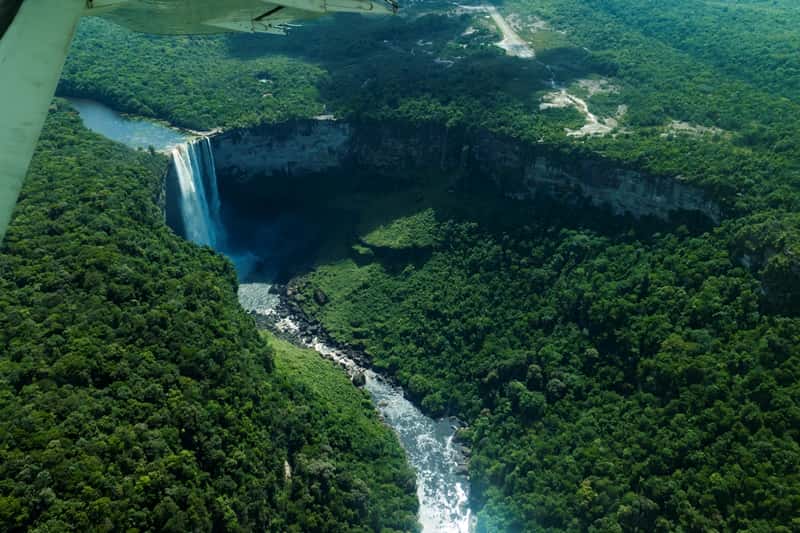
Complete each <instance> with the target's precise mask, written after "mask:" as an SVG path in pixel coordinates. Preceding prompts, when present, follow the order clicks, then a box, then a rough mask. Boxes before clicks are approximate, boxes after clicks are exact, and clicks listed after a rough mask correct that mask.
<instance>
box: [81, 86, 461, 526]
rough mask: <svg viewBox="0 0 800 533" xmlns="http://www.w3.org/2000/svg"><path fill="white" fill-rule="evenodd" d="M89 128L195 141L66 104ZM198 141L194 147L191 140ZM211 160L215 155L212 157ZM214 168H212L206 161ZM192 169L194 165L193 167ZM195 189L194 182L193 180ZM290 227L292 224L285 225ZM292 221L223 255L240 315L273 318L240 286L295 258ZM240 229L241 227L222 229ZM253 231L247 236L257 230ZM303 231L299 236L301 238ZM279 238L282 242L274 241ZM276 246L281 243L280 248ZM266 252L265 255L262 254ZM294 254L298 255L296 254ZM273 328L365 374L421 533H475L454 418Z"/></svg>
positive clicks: (271, 307)
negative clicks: (414, 498)
mask: <svg viewBox="0 0 800 533" xmlns="http://www.w3.org/2000/svg"><path fill="white" fill-rule="evenodd" d="M69 101H70V103H71V104H72V105H73V107H75V108H76V109H77V110H78V112H79V113H80V116H81V118H82V120H83V123H84V125H85V126H86V127H87V128H89V129H90V130H92V131H94V132H96V133H99V134H101V135H103V136H105V137H108V138H110V139H112V140H115V141H117V142H120V143H123V144H125V145H127V146H129V147H131V148H135V149H147V148H149V147H153V148H154V149H155V150H157V151H161V152H167V151H172V150H173V149H175V148H176V147H177V146H178V145H181V144H183V143H191V142H192V139H194V138H195V137H196V136H194V135H191V134H188V133H183V132H181V131H179V130H177V129H173V128H170V127H168V126H166V125H164V124H162V123H158V122H155V121H150V120H147V119H143V118H138V117H130V116H125V115H122V114H120V113H118V112H117V111H115V110H113V109H111V108H109V107H107V106H105V105H103V104H100V103H98V102H94V101H91V100H83V99H72V98H70V99H69ZM195 142H197V141H195ZM211 157H212V161H213V154H212V155H211ZM212 164H213V163H212ZM195 166H197V165H195ZM195 178H196V179H197V180H198V181H197V185H200V179H201V177H200V176H196V177H195ZM290 222H291V221H290ZM295 223H297V224H302V221H294V223H291V224H289V223H287V222H286V221H283V222H276V223H275V224H270V227H269V228H266V229H265V232H266V234H267V235H268V236H270V235H273V234H274V235H273V237H274V238H272V237H270V238H267V237H265V238H263V239H257V240H250V244H251V245H252V246H257V247H258V249H257V250H255V249H253V250H244V249H241V248H240V249H235V250H234V249H222V250H218V251H220V252H221V253H225V254H226V255H227V256H228V257H229V258H230V259H231V260H232V261H233V262H234V264H235V265H236V267H237V271H238V272H239V276H240V279H242V281H243V283H242V285H241V287H240V290H239V301H240V303H241V305H242V307H243V308H245V309H246V310H248V311H250V312H253V313H256V314H260V315H262V316H267V315H274V314H276V313H279V311H278V308H279V303H280V298H279V297H278V296H277V295H276V294H273V293H272V292H271V290H270V289H271V284H269V283H245V282H244V281H246V280H247V278H248V275H249V274H250V272H251V271H252V270H253V268H254V266H253V264H254V263H255V262H257V261H261V262H262V263H265V264H263V265H261V270H262V274H263V272H264V270H266V271H268V272H275V271H278V270H279V268H280V264H279V263H280V260H281V259H280V258H281V257H285V256H286V255H287V254H291V253H293V246H291V245H289V246H288V248H287V249H286V250H280V248H281V246H283V247H285V248H286V247H287V244H286V242H285V241H286V239H287V235H288V236H290V235H291V232H287V228H284V227H280V228H279V227H278V226H281V224H282V225H283V226H285V225H286V224H289V225H291V226H295V229H296V228H297V226H296V224H295ZM245 225H246V224H245ZM224 229H225V230H228V229H236V230H239V229H243V228H239V227H232V228H224ZM256 230H258V228H253V227H251V228H250V229H249V230H246V231H252V232H257V231H256ZM301 233H302V232H301ZM279 237H280V238H279ZM281 243H282V244H281ZM262 247H267V248H269V249H266V250H265V249H262ZM294 253H296V251H294ZM277 319H278V320H276V327H277V329H278V330H283V331H284V332H289V333H293V334H294V335H293V337H294V338H295V339H296V340H297V342H298V343H300V344H302V345H305V346H306V347H308V348H311V349H314V350H316V351H317V352H318V353H319V354H320V355H321V356H323V357H326V358H328V359H331V360H333V361H335V362H336V363H337V364H339V365H340V366H342V367H343V368H344V371H347V372H348V373H349V374H351V375H353V374H355V373H357V372H360V373H363V374H364V376H365V378H366V385H365V389H366V390H367V392H368V393H369V394H370V396H371V397H372V399H373V401H374V403H375V406H376V408H377V409H378V411H379V413H380V414H381V417H382V418H383V420H384V421H385V422H386V423H387V424H388V425H389V426H390V427H391V428H392V429H393V430H394V431H395V432H396V433H397V436H398V439H399V441H400V444H401V445H402V446H403V449H404V450H405V452H406V455H407V457H408V460H409V463H410V464H411V466H412V467H413V468H414V470H415V472H416V474H417V495H418V498H419V502H420V511H419V521H420V523H421V525H422V527H423V532H424V533H468V532H469V531H471V530H472V529H473V526H472V522H473V517H472V515H471V512H470V509H469V506H468V499H469V493H468V491H469V483H468V480H467V478H466V477H465V476H464V475H463V471H464V466H463V465H464V463H465V457H464V454H463V453H462V450H461V448H460V446H459V445H458V444H456V442H455V440H454V437H455V433H456V430H457V428H458V421H457V420H455V419H449V418H445V419H441V420H435V419H432V418H430V417H427V416H425V415H424V414H423V413H422V412H421V411H420V410H419V409H417V408H416V407H415V406H414V405H413V404H412V403H411V402H410V401H408V400H407V399H406V398H405V395H404V393H403V390H402V389H401V388H399V387H397V386H395V385H393V384H392V383H391V382H389V381H388V380H386V379H384V378H382V377H381V376H380V375H378V374H376V373H375V372H374V371H372V370H371V369H368V368H364V367H361V366H360V365H358V364H357V363H356V362H355V361H353V360H352V359H350V358H348V357H347V355H346V354H344V353H343V352H342V351H340V350H337V349H336V348H335V347H333V346H330V345H328V344H326V343H325V342H324V341H322V340H320V339H319V338H317V337H313V336H310V335H306V334H305V333H304V332H303V331H300V329H301V326H300V325H299V324H298V322H297V321H295V320H294V319H293V317H291V316H288V315H287V316H278V317H277Z"/></svg>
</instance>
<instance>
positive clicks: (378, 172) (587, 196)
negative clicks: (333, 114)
mask: <svg viewBox="0 0 800 533" xmlns="http://www.w3.org/2000/svg"><path fill="white" fill-rule="evenodd" d="M101 132H102V131H101ZM157 149H159V150H164V151H166V152H168V153H169V154H170V155H171V158H172V165H171V167H170V169H169V171H168V172H167V177H166V182H165V189H166V207H165V216H166V219H167V222H168V224H169V225H170V227H172V228H173V229H174V230H175V231H176V232H177V233H178V234H180V235H182V236H184V237H185V238H187V239H189V240H191V241H193V242H195V243H197V244H200V245H207V246H210V247H212V248H214V249H216V250H218V251H220V252H222V253H224V254H226V255H228V256H229V257H230V258H231V259H232V260H233V262H234V263H235V264H236V266H237V271H238V273H239V276H240V280H241V282H242V284H241V286H240V302H241V303H242V305H243V307H245V309H247V310H248V311H250V312H252V313H255V314H257V315H262V316H271V317H273V319H274V320H273V327H272V329H274V330H277V331H279V332H281V333H286V332H287V330H288V331H289V333H292V332H293V333H294V334H295V335H294V337H295V340H296V341H297V342H299V343H301V344H305V345H307V346H310V347H313V348H314V349H315V350H316V351H317V352H318V353H320V354H321V355H323V356H325V357H327V358H330V359H332V360H333V361H335V362H337V363H339V364H340V365H342V366H343V367H344V368H345V369H346V370H347V371H348V373H349V374H351V375H353V376H355V375H359V374H361V375H364V376H365V377H366V389H367V391H368V392H369V393H370V394H371V395H372V397H373V399H374V401H375V403H376V407H377V409H378V410H379V411H380V412H381V414H382V415H383V418H384V420H385V421H386V422H387V423H388V424H389V425H390V426H392V427H393V428H394V429H395V431H396V432H397V433H398V436H399V438H400V441H401V443H402V445H403V447H404V448H405V450H406V453H407V455H408V457H409V460H410V462H411V464H412V465H413V466H414V468H415V469H416V471H417V489H418V496H419V500H420V505H421V508H420V520H421V522H422V523H423V526H424V528H425V529H424V531H431V532H435V531H468V530H469V528H470V522H471V518H470V516H471V514H470V511H469V507H468V506H467V500H468V494H469V493H468V490H467V484H466V482H465V480H464V478H463V477H461V476H460V475H459V473H458V472H459V470H460V469H461V466H460V465H461V464H463V462H464V457H463V453H462V451H461V449H460V447H458V446H457V445H455V444H454V442H453V435H454V429H456V427H457V426H458V424H457V422H456V421H454V420H450V419H443V420H440V421H436V420H433V419H431V418H428V417H426V416H425V415H423V414H422V413H421V412H420V411H419V409H418V408H416V407H415V406H413V405H412V404H411V403H410V402H409V401H408V400H407V399H406V398H405V397H404V393H403V391H402V389H400V388H398V387H396V386H394V385H392V384H391V383H390V382H387V381H385V380H384V379H383V378H381V377H380V376H379V375H378V374H376V373H375V372H373V371H372V370H370V369H368V368H365V367H364V366H362V365H361V364H359V363H358V362H356V361H355V360H353V359H351V358H349V357H348V356H347V354H346V353H345V352H342V351H341V350H339V349H338V348H336V347H335V346H332V345H331V344H330V343H328V342H326V341H324V340H320V338H319V337H318V336H317V335H314V334H313V332H303V331H297V329H298V323H300V324H302V322H298V321H297V320H296V317H294V316H292V314H291V313H288V312H287V310H286V308H285V306H280V305H278V303H279V301H278V299H277V298H276V297H275V295H274V294H273V292H274V290H273V284H274V283H277V282H285V281H288V279H289V278H291V277H292V276H293V275H294V274H295V273H297V272H301V271H303V269H304V268H307V263H308V261H311V260H312V259H309V258H304V256H305V255H306V254H307V253H308V251H309V250H310V249H313V248H314V247H315V246H317V245H318V242H317V241H315V240H314V239H315V233H316V231H317V228H316V227H315V224H317V223H318V222H319V221H315V220H310V221H309V220H305V221H304V220H302V216H303V214H302V211H296V210H295V209H294V208H295V207H296V206H293V205H292V203H293V202H296V201H297V200H298V198H302V197H303V196H306V195H313V194H322V195H324V194H325V190H326V187H330V186H331V183H330V180H334V181H336V180H341V181H340V182H338V183H337V184H336V187H337V188H342V189H345V190H347V188H348V187H351V188H358V187H359V186H361V185H363V184H364V182H365V180H367V181H369V180H373V183H372V185H371V186H368V187H367V188H368V189H369V188H370V187H372V188H374V189H375V191H378V192H380V190H381V189H382V187H384V186H385V184H383V183H381V181H382V179H384V178H385V179H387V181H388V183H389V184H390V185H389V187H390V188H398V187H399V188H402V187H408V186H413V184H414V182H415V180H417V179H418V176H420V175H422V176H425V175H428V176H430V175H431V174H433V175H434V176H433V177H430V178H429V179H430V180H432V181H436V180H440V181H441V180H442V179H444V184H445V186H446V187H447V190H448V191H449V192H452V191H455V190H457V189H459V188H463V187H467V188H469V187H472V186H473V185H474V183H475V182H476V181H477V182H483V184H484V185H485V184H489V185H490V187H491V188H492V189H493V190H495V192H496V193H497V194H498V195H501V196H505V197H507V198H510V199H514V200H520V201H523V202H524V201H527V200H540V201H541V200H542V199H545V200H546V201H551V200H553V199H556V200H559V201H561V202H564V203H566V204H572V205H580V204H582V203H586V204H587V205H591V206H594V207H602V208H603V209H607V208H610V211H611V212H612V213H614V214H620V215H621V214H631V215H633V216H635V217H642V216H651V217H655V218H658V219H661V220H669V218H670V216H671V214H672V213H674V212H690V213H694V214H696V215H700V216H702V217H705V218H706V219H709V220H711V221H716V220H718V219H719V217H720V216H721V213H720V210H719V208H718V207H717V206H716V205H715V204H714V203H713V202H711V201H709V200H708V199H707V198H706V197H705V195H704V194H703V193H702V191H699V190H696V189H693V188H691V187H689V186H687V185H684V184H681V183H680V182H677V181H675V180H672V179H668V178H663V177H650V176H645V175H643V174H640V173H637V172H634V171H630V170H624V169H620V168H615V167H613V165H610V164H609V163H607V162H603V161H589V160H583V161H571V160H570V159H569V157H567V156H558V155H557V154H553V153H548V152H547V150H546V149H540V148H538V147H536V146H526V145H524V144H522V143H513V142H510V141H509V140H508V139H502V138H500V137H498V136H496V135H492V134H488V133H486V132H478V133H475V132H464V131H455V132H451V131H448V129H447V128H443V127H439V126H436V125H429V126H427V127H422V128H414V127H412V126H410V125H398V124H393V125H378V124H376V123H348V122H340V121H333V120H321V119H320V120H302V121H293V122H289V123H283V124H276V125H264V126H259V127H256V128H251V129H247V130H230V131H226V132H223V133H220V134H217V135H214V136H212V137H201V138H195V139H187V140H186V141H185V142H183V143H180V144H178V145H173V146H169V145H167V146H159V147H157ZM430 169H433V172H431V171H430ZM443 176H444V178H443ZM487 178H488V179H487ZM326 181H328V182H329V183H328V184H327V185H326V184H325V182H326ZM315 187H319V188H320V192H317V193H315V192H314V188H315ZM295 241H296V242H295ZM298 257H299V258H298ZM304 264H305V265H306V266H305V267H304V266H303V265H304Z"/></svg>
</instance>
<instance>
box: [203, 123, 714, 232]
mask: <svg viewBox="0 0 800 533" xmlns="http://www.w3.org/2000/svg"><path fill="white" fill-rule="evenodd" d="M212 143H213V147H214V153H215V157H216V165H217V173H218V175H219V176H220V179H221V180H223V181H225V180H227V181H230V182H233V183H235V184H236V186H238V187H242V186H247V185H248V184H250V185H252V184H253V182H254V180H265V179H270V178H302V177H304V176H308V175H317V176H321V175H324V174H326V173H330V174H331V175H333V174H337V173H340V171H341V172H348V171H349V170H352V171H356V170H358V171H362V172H363V171H364V170H367V171H369V172H370V173H372V174H373V175H374V176H375V178H374V179H380V178H381V177H393V178H401V179H412V176H415V175H419V174H423V175H430V173H431V172H437V173H440V174H445V175H448V176H451V177H452V179H453V180H454V181H455V180H458V179H460V178H463V177H467V176H471V177H475V176H480V177H485V178H488V179H490V180H491V181H492V182H493V183H494V184H496V186H497V188H498V190H499V192H501V193H502V194H504V195H506V196H507V197H509V198H515V199H520V200H533V199H539V198H542V197H547V198H553V199H556V200H558V201H563V202H567V203H573V204H574V203H580V202H587V201H588V202H590V203H591V204H592V205H595V206H608V207H609V208H610V209H611V210H612V212H614V213H615V214H620V215H621V214H625V213H628V214H631V215H633V216H634V217H637V218H638V217H641V216H646V215H651V216H655V217H658V218H660V219H664V220H668V219H669V218H670V216H671V214H672V213H674V212H698V213H702V214H703V215H704V216H706V217H707V218H709V219H710V220H712V221H714V222H718V221H719V219H720V218H721V210H720V208H719V206H718V205H717V204H716V203H715V202H714V201H713V200H712V199H711V198H710V197H709V196H708V194H707V193H706V192H705V191H703V190H702V189H700V188H698V187H695V186H692V185H689V184H686V183H683V182H681V181H680V180H679V179H676V178H674V177H668V176H654V175H649V174H645V173H642V172H638V171H635V170H631V169H626V168H622V167H621V166H620V165H619V164H616V163H615V162H612V161H606V160H603V159H600V158H597V157H588V156H583V155H577V156H576V155H571V154H564V153H563V152H559V151H558V150H557V149H554V148H553V147H551V146H548V145H545V144H530V143H525V142H522V141H520V140H517V139H513V138H511V137H505V136H502V135H499V134H496V133H492V132H489V131H486V130H467V129H449V128H447V127H445V126H444V125H441V124H423V125H415V124H408V123H401V122H388V123H387V122H377V121H336V120H313V119H309V120H297V121H290V122H285V123H281V124H268V125H262V126H258V127H254V128H248V129H238V130H230V131H226V132H224V133H221V134H219V135H217V136H215V137H214V138H213V141H212ZM334 171H335V172H334Z"/></svg>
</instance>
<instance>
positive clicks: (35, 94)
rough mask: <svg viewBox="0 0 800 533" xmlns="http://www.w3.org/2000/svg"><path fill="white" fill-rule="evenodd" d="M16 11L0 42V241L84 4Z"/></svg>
mask: <svg viewBox="0 0 800 533" xmlns="http://www.w3.org/2000/svg"><path fill="white" fill-rule="evenodd" d="M3 4H4V5H6V3H5V2H3ZM6 7H8V6H6ZM12 7H13V6H12ZM18 7H19V11H17V12H16V16H15V17H13V21H12V22H11V23H10V24H9V25H8V27H7V29H6V30H5V33H4V34H3V37H2V40H0V240H2V238H3V236H4V235H5V232H6V227H7V226H8V222H9V221H10V220H11V213H12V212H13V210H14V205H15V204H16V202H17V197H18V196H19V191H20V189H21V188H22V182H23V181H24V180H25V175H26V174H27V172H28V164H29V162H30V159H31V157H32V156H33V151H34V149H35V148H36V142H37V141H38V140H39V133H40V132H41V130H42V126H43V125H44V120H45V118H46V117H47V111H48V108H49V106H50V101H51V100H52V99H53V93H54V92H55V89H56V85H57V84H58V78H59V76H60V75H61V68H62V67H63V66H64V60H65V59H66V57H67V51H68V50H69V45H70V42H71V41H72V36H73V34H74V32H75V28H76V26H77V25H78V20H79V19H80V16H81V14H83V11H84V7H85V2H84V0H27V1H25V2H24V3H22V5H21V6H18ZM6 13H8V11H7V12H6ZM7 16H8V17H9V18H10V17H11V16H12V15H7Z"/></svg>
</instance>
